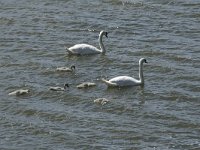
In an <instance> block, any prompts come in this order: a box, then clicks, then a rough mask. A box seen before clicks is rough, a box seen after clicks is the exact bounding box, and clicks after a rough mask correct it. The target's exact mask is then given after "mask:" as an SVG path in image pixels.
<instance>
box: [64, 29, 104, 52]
mask: <svg viewBox="0 0 200 150" xmlns="http://www.w3.org/2000/svg"><path fill="white" fill-rule="evenodd" d="M104 35H105V36H106V37H108V32H105V31H101V32H100V34H99V46H100V49H98V48H96V47H94V46H92V45H88V44H76V45H74V46H72V47H70V48H66V50H67V52H68V53H69V54H71V55H90V54H100V53H102V54H105V53H106V49H105V47H104V45H103V42H102V37H103V36H104Z"/></svg>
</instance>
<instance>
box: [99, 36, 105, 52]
mask: <svg viewBox="0 0 200 150" xmlns="http://www.w3.org/2000/svg"><path fill="white" fill-rule="evenodd" d="M102 37H103V33H101V34H100V35H99V46H100V50H101V53H105V52H106V49H105V47H104V45H103V42H102Z"/></svg>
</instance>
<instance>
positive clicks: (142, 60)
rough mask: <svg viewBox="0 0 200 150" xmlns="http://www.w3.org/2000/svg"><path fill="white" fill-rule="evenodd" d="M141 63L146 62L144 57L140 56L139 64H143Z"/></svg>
mask: <svg viewBox="0 0 200 150" xmlns="http://www.w3.org/2000/svg"><path fill="white" fill-rule="evenodd" d="M143 63H148V62H147V60H146V59H145V58H141V59H140V60H139V64H143Z"/></svg>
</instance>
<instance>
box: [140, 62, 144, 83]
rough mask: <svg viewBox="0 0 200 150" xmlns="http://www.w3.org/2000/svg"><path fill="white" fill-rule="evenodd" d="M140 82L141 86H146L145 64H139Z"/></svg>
mask: <svg viewBox="0 0 200 150" xmlns="http://www.w3.org/2000/svg"><path fill="white" fill-rule="evenodd" d="M139 80H140V83H141V84H144V76H143V63H141V62H140V63H139Z"/></svg>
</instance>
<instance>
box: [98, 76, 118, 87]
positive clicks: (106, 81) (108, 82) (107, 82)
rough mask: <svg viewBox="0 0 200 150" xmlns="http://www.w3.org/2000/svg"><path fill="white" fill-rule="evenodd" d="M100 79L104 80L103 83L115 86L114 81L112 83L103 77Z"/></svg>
mask: <svg viewBox="0 0 200 150" xmlns="http://www.w3.org/2000/svg"><path fill="white" fill-rule="evenodd" d="M101 81H102V82H104V83H105V84H107V85H108V86H117V84H116V83H112V82H110V81H108V80H106V79H104V78H103V79H101Z"/></svg>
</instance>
